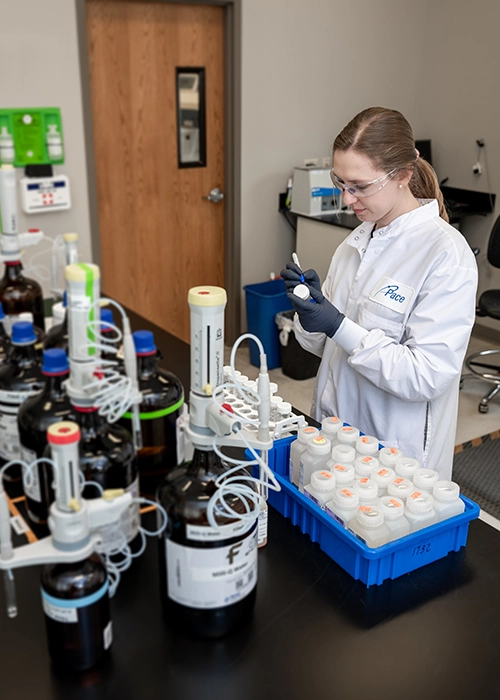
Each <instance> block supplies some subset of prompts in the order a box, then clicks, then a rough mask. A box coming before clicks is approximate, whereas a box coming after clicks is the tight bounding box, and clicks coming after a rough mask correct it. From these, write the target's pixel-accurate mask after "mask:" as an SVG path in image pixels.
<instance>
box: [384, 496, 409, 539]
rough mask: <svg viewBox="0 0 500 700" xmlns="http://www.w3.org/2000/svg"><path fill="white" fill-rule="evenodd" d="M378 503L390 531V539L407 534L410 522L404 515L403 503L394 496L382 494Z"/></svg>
mask: <svg viewBox="0 0 500 700" xmlns="http://www.w3.org/2000/svg"><path fill="white" fill-rule="evenodd" d="M378 505H379V508H380V510H381V511H382V513H383V515H384V521H385V524H386V525H387V527H388V528H389V530H390V533H391V540H397V539H399V538H400V537H404V536H405V535H408V534H409V532H410V523H409V522H408V518H407V517H406V515H405V504H404V503H403V501H402V500H401V498H397V497H396V496H382V497H381V498H379V501H378Z"/></svg>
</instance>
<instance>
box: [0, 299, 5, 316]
mask: <svg viewBox="0 0 500 700" xmlns="http://www.w3.org/2000/svg"><path fill="white" fill-rule="evenodd" d="M4 318H5V314H4V311H3V304H2V302H1V301H0V321H3V319H4Z"/></svg>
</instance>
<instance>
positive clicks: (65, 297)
mask: <svg viewBox="0 0 500 700" xmlns="http://www.w3.org/2000/svg"><path fill="white" fill-rule="evenodd" d="M62 305H63V306H64V308H66V307H67V306H68V292H67V291H66V290H64V292H63V301H62Z"/></svg>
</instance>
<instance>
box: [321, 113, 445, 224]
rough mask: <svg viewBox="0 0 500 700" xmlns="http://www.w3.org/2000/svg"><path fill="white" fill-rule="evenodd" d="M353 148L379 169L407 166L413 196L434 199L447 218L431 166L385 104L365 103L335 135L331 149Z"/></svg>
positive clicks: (409, 130)
mask: <svg viewBox="0 0 500 700" xmlns="http://www.w3.org/2000/svg"><path fill="white" fill-rule="evenodd" d="M350 148H352V149H354V150H355V151H358V152H359V153H363V154H364V155H365V156H368V158H370V160H372V161H373V163H374V165H375V166H376V167H377V168H378V169H379V170H384V171H385V172H387V173H389V172H390V171H391V170H394V169H397V170H411V171H412V176H411V179H410V182H409V188H410V192H411V193H412V194H413V196H414V197H416V198H417V199H437V201H438V205H439V215H440V216H441V218H442V219H444V220H445V221H449V218H448V212H447V211H446V207H445V204H444V200H443V194H442V192H441V190H440V189H439V182H438V179H437V175H436V172H435V170H434V168H433V167H432V166H431V165H430V163H428V162H427V161H426V160H424V159H423V158H422V157H419V156H417V153H416V150H415V139H414V137H413V131H412V128H411V126H410V124H409V123H408V121H407V120H406V119H405V117H404V116H403V115H402V114H401V112H397V111H396V110H394V109H386V108H385V107H369V108H368V109H365V110H363V111H362V112H360V113H359V114H357V115H356V116H355V117H354V118H353V119H351V121H350V122H349V124H347V126H345V127H344V128H343V129H342V131H341V132H340V134H339V135H338V136H337V138H336V139H335V142H334V144H333V153H334V154H335V151H347V150H348V149H350Z"/></svg>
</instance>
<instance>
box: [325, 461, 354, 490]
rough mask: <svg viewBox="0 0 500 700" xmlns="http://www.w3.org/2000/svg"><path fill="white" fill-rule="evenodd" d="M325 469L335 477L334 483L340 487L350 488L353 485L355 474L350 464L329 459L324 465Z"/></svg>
mask: <svg viewBox="0 0 500 700" xmlns="http://www.w3.org/2000/svg"><path fill="white" fill-rule="evenodd" d="M326 469H327V470H328V471H330V472H332V474H333V475H334V476H335V483H336V484H337V486H338V487H339V488H340V487H344V486H347V487H349V488H350V487H351V486H352V485H353V484H354V479H355V478H356V472H355V471H354V467H353V466H352V464H347V463H346V462H335V461H334V460H331V459H329V460H328V462H327V463H326Z"/></svg>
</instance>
